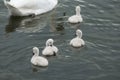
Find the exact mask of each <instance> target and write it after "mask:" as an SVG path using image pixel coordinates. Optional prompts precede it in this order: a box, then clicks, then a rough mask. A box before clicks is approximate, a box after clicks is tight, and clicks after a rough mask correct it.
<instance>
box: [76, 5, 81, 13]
mask: <svg viewBox="0 0 120 80" xmlns="http://www.w3.org/2000/svg"><path fill="white" fill-rule="evenodd" d="M80 11H81V8H80V6H76V15H80Z"/></svg>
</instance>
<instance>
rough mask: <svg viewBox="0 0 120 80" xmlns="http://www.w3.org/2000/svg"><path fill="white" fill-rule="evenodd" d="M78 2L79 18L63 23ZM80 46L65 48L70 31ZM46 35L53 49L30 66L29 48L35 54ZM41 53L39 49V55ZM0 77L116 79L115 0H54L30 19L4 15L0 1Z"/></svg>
mask: <svg viewBox="0 0 120 80" xmlns="http://www.w3.org/2000/svg"><path fill="white" fill-rule="evenodd" d="M76 5H80V6H81V9H82V11H81V14H82V16H83V19H84V22H83V23H81V24H76V25H72V24H69V23H68V22H67V19H68V17H69V16H71V15H73V14H74V8H75V6H76ZM78 28H80V29H81V30H82V31H83V39H84V40H85V43H86V45H85V47H83V48H80V49H75V48H72V47H70V46H69V41H70V40H71V39H72V38H73V37H74V35H75V30H76V29H78ZM48 38H53V39H54V40H55V45H56V46H57V47H58V48H59V55H58V56H57V57H50V58H48V60H49V66H48V67H47V68H39V67H35V66H32V65H31V63H30V59H31V57H32V47H33V46H37V47H39V49H40V52H41V51H42V50H43V48H44V46H45V41H46V40H47V39H48ZM40 55H41V53H40ZM0 80H120V0H59V4H58V5H57V8H56V9H54V10H53V11H51V12H49V13H47V14H44V15H40V16H36V17H34V18H31V17H24V18H23V17H22V18H20V17H9V15H8V11H7V8H6V7H5V6H4V4H3V1H2V0H1V1H0Z"/></svg>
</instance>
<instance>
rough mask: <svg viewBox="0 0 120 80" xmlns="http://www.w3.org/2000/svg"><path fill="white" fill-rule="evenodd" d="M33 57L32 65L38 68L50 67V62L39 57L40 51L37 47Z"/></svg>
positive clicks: (34, 49)
mask: <svg viewBox="0 0 120 80" xmlns="http://www.w3.org/2000/svg"><path fill="white" fill-rule="evenodd" d="M33 53H34V55H33V57H32V58H31V63H32V64H33V65H36V66H43V67H44V66H48V60H47V59H46V58H44V57H42V56H39V49H38V48H37V47H34V48H33Z"/></svg>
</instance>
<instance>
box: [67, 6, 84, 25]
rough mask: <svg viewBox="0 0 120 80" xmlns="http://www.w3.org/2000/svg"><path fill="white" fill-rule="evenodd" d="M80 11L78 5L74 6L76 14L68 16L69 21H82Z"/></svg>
mask: <svg viewBox="0 0 120 80" xmlns="http://www.w3.org/2000/svg"><path fill="white" fill-rule="evenodd" d="M80 11H81V9H80V6H76V14H75V15H73V16H71V17H69V18H68V21H69V22H70V23H79V22H82V21H83V18H82V16H81V14H80Z"/></svg>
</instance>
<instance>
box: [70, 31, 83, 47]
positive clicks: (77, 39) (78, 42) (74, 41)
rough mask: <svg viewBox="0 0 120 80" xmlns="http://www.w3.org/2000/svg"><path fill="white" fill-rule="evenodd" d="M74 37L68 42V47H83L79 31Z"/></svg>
mask: <svg viewBox="0 0 120 80" xmlns="http://www.w3.org/2000/svg"><path fill="white" fill-rule="evenodd" d="M76 35H77V37H75V38H73V39H72V40H71V41H70V45H71V46H73V47H81V46H83V45H85V42H84V40H83V39H82V31H81V30H79V29H78V30H76Z"/></svg>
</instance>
